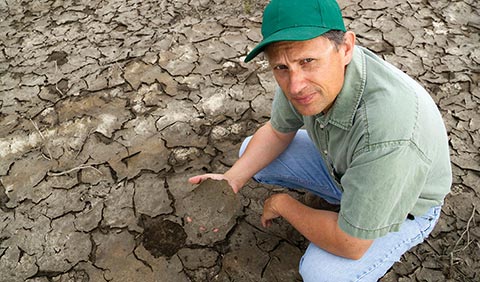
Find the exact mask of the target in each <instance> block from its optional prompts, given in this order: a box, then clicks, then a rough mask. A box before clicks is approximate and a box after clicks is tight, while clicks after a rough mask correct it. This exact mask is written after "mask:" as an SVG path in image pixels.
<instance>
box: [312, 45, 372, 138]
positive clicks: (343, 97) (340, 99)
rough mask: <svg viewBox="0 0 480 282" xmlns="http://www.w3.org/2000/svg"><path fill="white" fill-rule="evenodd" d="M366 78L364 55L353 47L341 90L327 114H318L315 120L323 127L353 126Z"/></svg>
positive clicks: (347, 127) (357, 48) (360, 50)
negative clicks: (328, 125)
mask: <svg viewBox="0 0 480 282" xmlns="http://www.w3.org/2000/svg"><path fill="white" fill-rule="evenodd" d="M366 78H367V75H366V65H365V54H364V53H363V50H362V49H361V47H358V46H355V47H354V50H353V57H352V60H351V61H350V63H349V64H348V65H347V69H346V71H345V81H344V83H343V87H342V90H341V91H340V93H339V94H338V96H337V98H336V99H335V102H334V103H333V105H332V107H331V108H330V110H329V111H328V112H327V114H326V115H324V114H322V113H320V114H318V115H317V120H319V121H320V123H321V124H324V125H325V124H326V123H330V124H332V125H335V126H337V127H339V128H341V129H344V130H349V129H350V128H351V127H352V125H353V119H354V117H355V112H356V110H357V108H358V105H359V104H360V99H361V98H362V94H363V91H364V89H365V83H366Z"/></svg>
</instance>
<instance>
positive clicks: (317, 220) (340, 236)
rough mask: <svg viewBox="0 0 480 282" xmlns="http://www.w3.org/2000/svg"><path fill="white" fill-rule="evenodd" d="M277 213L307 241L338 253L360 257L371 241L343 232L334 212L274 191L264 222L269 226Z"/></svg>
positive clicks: (264, 212) (268, 201)
mask: <svg viewBox="0 0 480 282" xmlns="http://www.w3.org/2000/svg"><path fill="white" fill-rule="evenodd" d="M279 216H281V217H283V218H285V219H286V220H287V221H288V222H289V223H290V224H291V225H292V226H293V227H295V229H296V230H298V232H300V233H301V234H302V235H303V236H305V238H307V239H308V240H309V241H310V242H312V243H314V244H315V245H317V246H318V247H319V248H321V249H324V250H326V251H327V252H330V253H332V254H334V255H337V256H341V257H345V258H349V259H360V258H361V257H362V256H363V255H364V254H365V252H366V251H367V250H368V248H369V247H370V245H371V244H372V242H373V240H363V239H358V238H355V237H352V236H350V235H348V234H347V233H345V232H343V231H342V230H341V229H340V227H339V226H338V224H337V221H338V214H337V213H335V212H331V211H325V210H316V209H312V208H310V207H308V206H306V205H304V204H302V203H300V202H299V201H297V200H295V199H294V198H292V197H290V196H289V195H287V194H276V195H273V196H272V197H270V198H268V199H267V200H266V201H265V205H264V208H263V215H262V219H261V220H262V224H263V226H264V227H268V226H269V225H270V224H271V220H272V219H273V218H276V217H279Z"/></svg>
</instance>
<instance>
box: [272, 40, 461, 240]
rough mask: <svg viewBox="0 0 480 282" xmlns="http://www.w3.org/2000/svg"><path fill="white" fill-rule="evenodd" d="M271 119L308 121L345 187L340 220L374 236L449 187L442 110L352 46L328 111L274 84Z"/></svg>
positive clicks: (275, 122)
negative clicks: (304, 111) (311, 108)
mask: <svg viewBox="0 0 480 282" xmlns="http://www.w3.org/2000/svg"><path fill="white" fill-rule="evenodd" d="M271 124H272V126H273V127H274V128H275V129H276V130H278V131H280V132H284V133H286V132H292V131H296V130H298V129H300V128H301V127H302V126H304V127H305V128H306V130H307V131H308V134H309V136H310V138H311V139H312V140H313V142H314V143H315V145H316V147H317V148H318V150H319V151H320V153H321V155H322V157H323V158H324V159H325V161H326V163H327V164H328V165H327V166H328V169H329V170H330V174H331V175H332V176H333V178H334V179H335V180H336V183H337V186H338V188H339V189H340V190H341V191H342V192H343V194H342V199H341V203H340V205H341V206H340V212H339V219H338V224H339V226H340V228H341V229H342V230H343V231H344V232H346V233H347V234H350V235H351V236H354V237H358V238H363V239H375V238H378V237H381V236H383V235H385V234H387V233H388V232H393V231H398V230H399V228H400V225H401V224H402V223H403V221H404V220H405V219H406V217H407V214H409V213H410V214H412V215H422V214H424V213H425V212H426V211H427V210H428V209H429V208H430V207H432V206H436V205H440V204H442V202H443V199H444V197H445V195H446V194H447V193H448V192H449V191H450V186H451V182H452V176H451V175H452V173H451V166H450V157H449V146H448V138H447V133H446V130H445V126H444V124H443V121H442V117H441V115H440V112H439V111H438V109H437V107H436V105H435V102H434V101H433V100H432V98H431V97H430V96H429V94H428V93H427V92H426V91H425V90H424V89H423V87H421V86H420V85H419V84H418V83H417V82H415V81H414V80H413V79H412V78H410V77H409V76H407V75H406V74H404V73H403V72H401V71H400V70H398V69H397V68H395V67H394V66H392V65H390V64H389V63H387V62H385V61H383V60H381V59H380V58H379V57H377V56H376V55H375V54H373V53H372V52H370V51H369V50H367V49H365V48H362V47H359V46H355V50H354V55H353V59H352V61H351V62H350V64H349V65H348V66H347V69H346V73H345V82H344V84H343V88H342V90H341V92H340V93H339V95H338V96H337V98H336V100H335V102H334V104H333V105H332V107H331V108H330V110H329V111H328V112H327V113H326V114H323V113H320V114H317V115H314V116H302V115H300V114H299V113H298V112H297V111H296V110H295V109H294V108H293V106H292V105H291V103H290V102H289V101H288V100H287V99H286V98H285V95H283V92H282V91H281V90H280V89H279V88H278V89H277V92H276V94H275V98H274V101H273V106H272V115H271Z"/></svg>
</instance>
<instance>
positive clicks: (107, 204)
mask: <svg viewBox="0 0 480 282" xmlns="http://www.w3.org/2000/svg"><path fill="white" fill-rule="evenodd" d="M263 5H264V1H254V0H244V1H233V0H180V1H166V0H163V1H130V0H119V1H103V0H102V1H100V0H94V1H83V0H78V1H76V0H66V1H55V0H36V1H35V0H34V1H19V0H18V1H15V0H4V1H0V47H1V49H0V50H1V51H0V273H1V275H0V281H2V282H4V281H5V282H7V281H8V282H11V281H29V282H47V281H300V277H299V275H298V273H297V267H298V261H299V259H300V257H301V255H302V252H303V250H304V248H305V246H306V244H307V242H306V241H305V239H304V238H302V236H300V235H299V234H298V233H297V232H296V231H295V230H293V229H292V228H291V227H290V226H289V225H288V224H286V223H285V222H284V221H282V220H279V221H277V222H276V223H275V224H274V225H273V226H272V228H269V229H264V228H262V227H261V224H260V214H261V211H262V203H263V200H264V199H265V198H266V197H267V196H268V195H269V194H271V193H274V192H275V191H278V189H279V188H278V187H267V186H262V185H257V184H255V183H253V182H251V183H249V184H248V186H247V187H245V188H244V189H243V190H242V191H241V193H240V194H239V195H237V196H238V198H239V206H238V207H239V210H240V212H238V213H237V212H233V210H231V212H229V213H228V214H225V215H224V217H222V216H219V217H218V218H216V220H219V221H220V223H217V222H215V226H214V225H212V226H208V224H201V225H199V226H194V224H198V223H195V221H194V218H193V215H195V214H192V215H190V214H189V212H192V211H194V212H197V211H198V210H196V208H198V207H200V206H201V205H206V204H207V203H205V202H201V203H198V204H199V205H198V206H195V205H194V204H193V202H194V201H193V200H192V201H191V202H192V204H189V205H185V203H186V202H187V201H185V202H183V200H184V199H187V200H188V199H191V198H189V197H191V196H189V195H192V194H191V193H190V192H191V191H192V190H193V189H194V187H193V186H192V185H190V184H188V183H187V179H188V177H190V176H193V175H195V174H198V173H202V172H205V171H216V172H222V171H225V170H226V169H227V168H228V167H229V166H231V165H232V164H233V162H234V161H235V159H236V158H237V152H238V149H239V146H240V143H241V141H242V140H243V138H245V137H246V136H248V135H250V134H252V133H253V132H254V130H255V129H256V128H257V127H258V126H260V125H261V124H262V123H264V122H265V121H266V120H268V117H269V114H270V102H271V99H272V92H271V91H272V89H273V87H274V82H273V78H272V76H271V74H270V72H269V70H268V68H267V64H266V62H265V61H263V60H262V59H261V58H259V59H257V60H255V61H254V62H253V63H249V64H244V63H243V58H244V56H245V55H246V53H247V51H249V50H251V49H252V48H253V46H254V45H255V43H256V42H258V41H259V40H260V39H261V37H260V31H259V29H260V24H261V14H262V10H263ZM340 5H341V7H342V8H343V13H344V16H345V18H346V20H345V21H346V25H347V28H349V29H351V30H353V31H355V32H356V33H357V35H358V41H359V43H360V44H361V45H364V46H366V47H368V48H370V49H372V50H373V51H375V52H376V53H377V54H379V55H380V56H382V57H383V58H385V59H386V60H387V61H389V62H391V63H393V64H394V65H396V66H398V67H399V68H401V69H402V70H404V71H405V72H407V73H408V74H410V75H411V76H413V77H415V79H417V80H418V81H419V82H420V83H421V84H422V85H424V86H425V87H426V88H427V89H428V90H429V92H430V93H431V95H432V97H433V98H434V100H435V101H436V103H437V105H438V106H439V108H440V110H441V112H442V115H443V117H444V120H445V123H446V126H447V130H448V133H449V139H450V147H451V158H452V166H453V172H454V184H453V187H452V192H451V193H450V194H449V196H448V197H447V199H446V202H445V206H444V208H443V210H442V216H441V219H440V222H439V224H438V225H437V226H436V228H435V230H434V231H433V233H432V235H431V236H430V238H429V239H428V240H427V242H426V243H424V244H422V245H421V246H418V247H416V248H414V249H413V250H412V251H410V252H408V253H407V254H405V255H404V256H403V257H402V261H401V262H400V263H397V264H395V265H394V267H393V268H392V269H391V270H390V271H389V272H388V273H387V275H386V276H385V277H384V278H383V279H382V280H381V281H383V282H385V281H478V280H479V279H480V273H479V270H478V269H480V259H479V258H480V241H479V237H480V226H479V223H480V213H479V209H480V195H479V193H480V155H479V153H478V152H479V148H480V90H479V89H480V87H479V86H480V85H479V84H480V83H479V77H480V75H479V73H480V67H479V63H480V48H479V47H480V46H479V42H480V35H479V34H480V33H479V30H480V15H479V10H480V6H479V4H478V1H473V0H465V1H446V0H440V1H432V0H409V1H386V0H383V1H372V0H362V1H360V0H355V1H343V0H342V1H340ZM291 193H292V195H293V196H295V197H299V198H300V197H302V195H301V193H293V192H291ZM226 198H228V197H226ZM215 199H218V198H215ZM187 217H190V219H192V222H189V220H188V219H187ZM189 224H190V225H189ZM221 224H225V228H221V227H219V226H220V225H221ZM202 226H203V227H205V232H203V233H199V232H198V231H199V228H200V227H202ZM189 228H190V229H189ZM207 228H208V229H207ZM215 228H218V230H217V231H216V232H214V230H216V229H215ZM181 230H183V232H185V233H182V231H181ZM206 231H208V232H206ZM182 234H183V235H182ZM198 234H201V236H197V235H198ZM174 235H175V236H174ZM183 238H184V239H183Z"/></svg>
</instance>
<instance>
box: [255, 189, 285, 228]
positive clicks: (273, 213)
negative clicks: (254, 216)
mask: <svg viewBox="0 0 480 282" xmlns="http://www.w3.org/2000/svg"><path fill="white" fill-rule="evenodd" d="M284 195H286V194H275V195H273V196H271V197H270V198H268V199H266V200H265V203H264V204H263V214H262V218H261V219H260V220H261V221H262V226H263V227H270V226H271V225H272V219H274V218H277V217H280V214H279V213H278V211H277V209H276V205H275V202H276V199H278V198H280V197H283V196H284Z"/></svg>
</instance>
